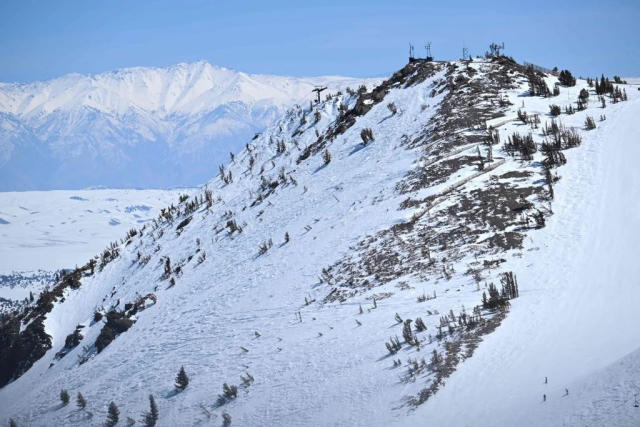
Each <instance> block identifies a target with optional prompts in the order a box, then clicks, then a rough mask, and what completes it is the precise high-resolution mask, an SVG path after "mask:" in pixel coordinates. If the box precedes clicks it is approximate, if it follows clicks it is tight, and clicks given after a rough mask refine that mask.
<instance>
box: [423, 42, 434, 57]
mask: <svg viewBox="0 0 640 427" xmlns="http://www.w3.org/2000/svg"><path fill="white" fill-rule="evenodd" d="M424 48H425V49H426V51H427V61H433V56H431V42H427V44H426V45H424Z"/></svg>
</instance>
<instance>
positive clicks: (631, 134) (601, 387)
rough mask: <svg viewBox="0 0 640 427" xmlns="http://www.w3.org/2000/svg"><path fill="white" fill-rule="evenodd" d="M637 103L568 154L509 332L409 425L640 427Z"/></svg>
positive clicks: (494, 338) (633, 96)
mask: <svg viewBox="0 0 640 427" xmlns="http://www.w3.org/2000/svg"><path fill="white" fill-rule="evenodd" d="M628 94H629V99H630V101H629V102H628V103H621V104H617V105H610V106H608V107H607V109H606V110H605V111H606V114H607V120H606V121H605V122H602V123H601V124H599V128H598V129H596V130H594V131H592V132H590V133H587V135H586V136H585V140H584V142H583V146H582V147H581V148H580V149H579V150H576V151H574V152H570V153H568V154H567V155H568V164H567V166H566V169H567V170H566V171H562V175H563V179H562V180H561V181H560V183H559V184H558V185H557V186H556V194H557V201H556V202H555V203H554V211H555V214H554V215H553V216H552V217H551V219H550V220H549V223H548V225H547V227H546V228H545V229H543V230H541V231H540V233H537V234H536V235H534V236H532V239H531V240H530V241H528V242H527V244H526V249H525V253H526V255H525V256H524V257H523V258H522V259H521V260H514V262H516V263H519V264H521V265H520V266H518V267H515V268H516V269H517V271H519V272H520V276H519V277H520V278H521V279H520V280H521V283H523V284H524V283H527V286H526V288H525V286H524V285H522V286H521V292H522V295H523V297H521V298H520V299H519V300H515V301H514V303H513V307H512V310H511V313H510V314H509V317H508V321H507V322H505V323H504V324H503V326H501V327H500V328H498V330H497V331H496V332H495V333H494V334H492V335H490V336H489V337H488V338H487V340H486V342H485V345H483V346H480V348H479V351H478V352H477V354H476V355H475V356H474V357H473V358H472V359H471V360H469V361H468V362H466V363H465V364H463V365H462V367H461V368H460V369H459V370H458V371H457V372H456V373H454V374H453V376H452V377H451V380H450V381H449V384H448V385H447V387H445V388H444V389H443V390H442V391H441V392H440V393H439V394H437V395H436V397H435V399H434V400H433V401H432V402H429V403H427V404H426V405H425V406H424V407H423V408H420V410H418V411H416V414H415V418H413V419H411V420H407V421H408V423H409V424H412V423H418V420H419V419H421V418H423V417H428V418H429V419H430V420H432V421H433V422H434V423H435V425H457V426H495V425H515V424H520V425H532V426H533V425H538V426H543V425H548V426H602V425H608V426H635V425H640V409H638V408H637V407H634V406H633V402H634V395H636V394H640V376H638V372H639V371H638V370H637V366H638V361H640V355H639V354H638V350H639V348H640V330H639V329H638V328H637V327H636V326H637V325H638V322H640V311H639V310H638V301H640V286H639V284H638V281H637V277H638V275H639V274H640V264H639V263H638V261H637V248H638V243H637V237H638V236H637V230H638V229H640V216H639V215H638V212H639V210H638V209H639V208H640V205H639V201H640V186H639V184H640V171H639V170H638V168H637V167H636V166H635V160H634V159H635V158H637V155H640V153H639V152H638V150H639V146H638V141H639V140H638V135H639V134H640V123H639V122H638V120H637V117H638V116H639V114H640V96H638V94H637V93H636V91H634V90H629V91H628ZM528 102H529V101H527V103H528ZM634 367H635V369H634ZM545 377H547V378H548V384H546V385H545V384H544V378H545ZM565 388H568V389H569V396H566V397H565V396H564V394H565ZM543 394H546V395H547V402H546V403H543V402H542V400H543ZM461 402H464V403H461ZM456 405H462V406H463V407H464V411H460V412H459V411H451V410H449V408H451V407H453V406H456ZM523 423H524V424H523Z"/></svg>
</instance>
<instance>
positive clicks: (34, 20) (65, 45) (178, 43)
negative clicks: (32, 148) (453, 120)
mask: <svg viewBox="0 0 640 427" xmlns="http://www.w3.org/2000/svg"><path fill="white" fill-rule="evenodd" d="M512 6H513V5H512V4H511V3H510V2H507V1H504V0H498V1H493V2H490V3H483V4H479V3H477V2H473V1H471V0H463V1H460V2H457V3H456V4H455V5H449V4H447V5H442V4H437V3H436V2H413V1H406V0H405V1H398V2H394V3H389V2H383V1H369V2H364V1H355V2H349V4H347V5H344V4H342V3H341V2H337V1H329V2H323V3H322V4H307V5H300V4H296V5H295V6H291V4H290V3H289V2H286V1H273V2H269V3H262V2H257V1H249V2H243V4H242V5H240V4H238V3H232V2H224V1H221V2H204V1H199V0H198V1H193V0H191V1H187V2H181V3H180V4H178V3H172V2H168V1H164V0H162V1H153V2H145V3H139V4H134V3H125V2H123V1H115V2H109V3H85V2H79V1H69V2H64V3H37V2H32V1H20V2H17V1H6V2H2V4H0V23H1V24H2V25H0V40H2V43H0V81H3V82H29V81H37V80H47V79H51V78H55V77H59V76H62V75H64V74H67V73H72V72H77V73H82V74H97V73H101V72H105V71H112V70H115V69H120V68H128V67H133V66H168V65H173V64H176V63H181V62H194V61H199V60H205V61H208V62H210V63H212V64H215V65H219V66H223V67H227V68H230V69H233V70H238V71H243V72H247V73H260V74H281V75H294V76H312V75H345V76H354V77H371V76H383V75H388V74H390V73H391V72H392V71H393V70H395V69H396V68H397V67H398V66H399V65H401V64H403V63H404V62H405V61H406V57H407V54H408V44H409V43H413V44H414V45H415V46H416V55H417V56H422V55H424V48H423V45H424V43H425V42H427V41H431V42H432V50H433V55H434V56H435V57H436V59H454V58H457V57H459V56H461V54H462V47H463V46H465V47H467V48H468V49H469V53H470V54H471V55H474V56H475V55H482V54H483V53H484V52H485V50H486V49H487V46H488V44H489V43H490V42H492V41H497V42H504V43H505V46H506V49H505V54H506V55H513V56H514V57H515V59H517V60H519V61H530V62H534V63H536V64H539V65H542V66H546V67H549V68H552V67H554V66H557V67H559V68H561V69H564V68H567V69H570V70H571V71H572V72H573V73H574V74H576V75H582V76H587V75H591V76H594V75H600V74H601V73H605V74H607V75H614V74H617V75H621V76H637V75H638V74H640V71H639V70H640V55H639V53H640V50H639V48H638V46H640V32H638V31H637V29H636V27H637V22H638V19H639V18H640V3H639V2H636V1H629V0H617V1H612V2H607V4H606V5H602V3H601V2H596V1H594V0H587V1H576V0H569V1H564V2H562V3H557V2H551V1H547V0H544V1H539V2H536V3H535V4H531V5H525V6H519V7H518V8H514V7H512ZM568 15H570V16H571V18H570V19H567V16H568ZM381 19H382V21H381ZM381 22H383V23H382V24H381ZM531 22H535V23H536V31H523V24H526V23H531ZM452 24H455V25H452ZM598 27H600V28H601V30H600V31H590V30H587V29H593V28H598ZM256 34H259V36H256Z"/></svg>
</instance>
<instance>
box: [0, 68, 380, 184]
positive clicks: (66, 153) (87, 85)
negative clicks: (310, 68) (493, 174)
mask: <svg viewBox="0 0 640 427" xmlns="http://www.w3.org/2000/svg"><path fill="white" fill-rule="evenodd" d="M374 81H376V80H368V81H367V80H360V79H350V78H343V77H334V76H324V77H312V78H300V77H285V76H271V75H252V74H246V73H242V72H237V71H232V70H228V69H226V68H222V67H217V66H213V65H211V64H209V63H207V62H196V63H190V64H178V65H175V66H171V67H166V68H143V67H136V68H127V69H122V70H118V71H114V72H108V73H103V74H98V75H80V74H70V75H66V76H63V77H60V78H57V79H53V80H49V81H45V82H35V83H26V84H14V83H0V190H5V191H6V190H28V189H36V190H46V189H78V188H85V187H88V186H99V185H102V186H107V187H124V188H131V187H146V188H149V187H151V188H158V187H167V186H179V185H183V186H189V185H196V184H198V185H199V184H201V183H203V182H205V181H206V180H207V179H208V178H209V177H210V176H211V175H212V174H213V171H214V170H215V168H216V167H217V165H218V164H219V163H222V162H224V161H226V160H227V159H228V156H229V152H230V151H232V152H235V151H238V150H239V149H240V148H241V147H243V146H244V144H245V143H247V142H249V141H250V139H251V138H252V137H253V135H254V134H255V133H256V132H260V131H262V130H263V129H264V128H265V127H266V126H267V125H268V124H269V123H271V122H272V121H273V120H274V119H276V118H277V117H279V116H280V115H281V114H282V112H283V111H284V110H285V109H286V108H288V107H290V106H291V105H293V104H295V103H307V102H309V101H310V100H311V99H313V98H314V96H315V95H314V94H313V93H312V92H311V90H312V89H313V88H314V87H315V86H316V85H322V86H327V87H329V90H331V91H335V90H336V89H337V88H344V87H347V86H352V87H354V88H356V87H358V86H359V85H360V84H362V83H365V84H366V83H367V82H368V83H370V84H371V83H373V82H374ZM325 93H326V92H325Z"/></svg>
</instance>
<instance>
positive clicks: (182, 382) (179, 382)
mask: <svg viewBox="0 0 640 427" xmlns="http://www.w3.org/2000/svg"><path fill="white" fill-rule="evenodd" d="M188 385H189V377H188V376H187V373H186V372H185V371H184V366H182V367H181V368H180V372H178V376H177V377H176V388H177V389H178V390H184V389H185V388H187V386H188Z"/></svg>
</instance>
